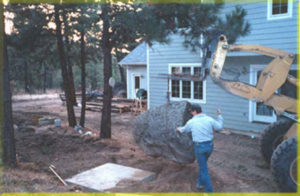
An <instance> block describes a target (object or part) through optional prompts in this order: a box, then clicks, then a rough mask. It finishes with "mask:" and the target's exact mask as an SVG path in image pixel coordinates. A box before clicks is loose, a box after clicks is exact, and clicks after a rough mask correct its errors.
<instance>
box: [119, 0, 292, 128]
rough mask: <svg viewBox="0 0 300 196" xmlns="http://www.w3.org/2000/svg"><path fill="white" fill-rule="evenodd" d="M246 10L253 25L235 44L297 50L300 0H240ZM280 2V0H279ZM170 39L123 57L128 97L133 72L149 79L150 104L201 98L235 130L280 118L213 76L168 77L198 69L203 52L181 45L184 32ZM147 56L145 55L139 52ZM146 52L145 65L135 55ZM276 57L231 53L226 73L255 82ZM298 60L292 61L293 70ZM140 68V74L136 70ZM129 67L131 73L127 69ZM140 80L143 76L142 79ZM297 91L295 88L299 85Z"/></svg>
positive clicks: (226, 7)
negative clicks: (228, 89) (216, 81)
mask: <svg viewBox="0 0 300 196" xmlns="http://www.w3.org/2000/svg"><path fill="white" fill-rule="evenodd" d="M236 2H238V5H240V6H242V7H243V8H244V9H245V10H246V11H247V17H246V19H247V20H248V22H249V23H250V25H251V32H250V33H249V34H248V36H246V37H243V38H240V39H239V40H237V42H236V44H251V45H253V44H257V45H264V46H267V47H271V48H277V49H280V50H285V51H288V52H292V53H294V54H296V53H297V14H298V12H297V10H298V1H292V0H288V3H287V4H281V5H280V4H273V1H272V0H268V1H266V0H260V1H259V0H257V1H255V2H256V3H242V2H243V1H236ZM277 2H278V1H277ZM236 5H237V4H233V3H226V4H225V5H224V10H223V12H222V14H224V15H225V14H226V13H228V12H230V11H231V10H232V9H234V7H235V6H236ZM170 39H171V42H170V43H169V44H159V43H154V44H153V45H152V46H151V48H150V47H148V46H147V45H146V44H144V43H143V44H141V45H139V46H138V47H137V49H135V50H134V51H132V52H131V53H130V54H129V55H131V56H129V55H128V56H129V57H130V58H129V57H128V56H127V57H125V58H124V59H123V60H122V61H121V62H120V64H121V65H122V66H124V67H126V69H127V89H129V91H130V92H129V93H127V94H128V98H132V94H131V92H134V88H135V87H136V86H135V85H136V84H135V83H139V85H140V87H141V81H138V79H136V78H135V77H134V75H136V76H144V77H141V78H143V79H145V81H146V84H145V85H144V86H143V88H145V89H146V90H147V91H148V108H152V107H157V106H161V105H164V104H166V103H167V102H168V100H170V101H181V100H186V101H190V102H193V103H199V104H200V105H201V106H202V108H203V111H204V112H205V113H206V114H208V115H211V116H214V117H215V116H216V114H215V111H216V109H218V108H220V109H222V111H223V117H224V120H225V121H224V122H225V124H224V126H225V127H226V128H229V129H232V130H243V131H246V132H247V131H253V132H256V133H260V132H261V131H262V130H263V129H264V128H265V127H266V125H267V124H268V123H271V122H274V121H276V120H277V119H276V118H277V117H276V115H275V113H274V111H273V110H271V109H269V108H267V107H266V106H264V105H262V104H258V103H255V102H252V101H249V100H247V99H244V98H240V97H238V96H235V95H232V94H230V93H228V92H226V91H225V90H223V89H222V88H220V87H219V86H218V85H216V84H214V83H213V81H212V80H211V78H210V77H207V78H206V80H205V81H203V82H193V81H170V80H168V79H167V77H166V75H167V74H172V73H174V72H178V71H179V72H181V73H187V74H195V73H197V72H199V71H200V69H201V54H200V52H199V51H198V52H191V50H190V49H187V48H185V47H184V46H183V44H182V43H183V40H184V38H183V37H181V36H180V35H176V34H173V35H170ZM141 51H143V52H142V53H143V54H144V55H145V56H142V55H141V54H140V53H141ZM141 56H142V57H143V60H144V61H143V65H139V67H137V64H136V59H138V58H139V57H141ZM271 60H272V59H271V58H269V57H266V56H263V55H259V54H254V53H242V52H239V53H237V52H235V53H228V56H227V59H226V62H225V67H224V76H223V77H225V78H235V79H238V80H239V81H242V82H246V83H250V84H253V85H255V84H256V81H257V77H258V73H259V71H260V70H262V69H263V68H264V67H265V66H266V65H267V64H269V63H270V61H271ZM296 69H297V65H296V62H295V64H293V66H292V73H291V74H293V75H295V73H296ZM133 72H136V74H133V76H131V75H130V74H132V73H133ZM128 73H129V75H128ZM140 80H141V79H140ZM295 91H296V90H295Z"/></svg>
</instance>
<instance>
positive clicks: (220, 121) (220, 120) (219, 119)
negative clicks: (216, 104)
mask: <svg viewBox="0 0 300 196" xmlns="http://www.w3.org/2000/svg"><path fill="white" fill-rule="evenodd" d="M221 113H222V112H221V110H220V109H218V110H217V115H218V117H217V120H213V129H214V130H216V131H220V130H222V129H223V125H224V123H223V121H224V119H223V117H222V115H221Z"/></svg>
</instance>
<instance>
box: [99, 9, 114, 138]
mask: <svg viewBox="0 0 300 196" xmlns="http://www.w3.org/2000/svg"><path fill="white" fill-rule="evenodd" d="M107 6H108V4H104V5H103V9H102V12H103V13H102V17H103V31H102V32H103V34H102V49H103V51H104V69H103V70H104V95H103V108H102V119H101V132H100V138H111V98H112V88H111V87H110V86H109V78H110V77H111V76H112V68H111V63H112V60H111V57H112V56H111V50H112V48H111V45H110V42H109V19H108V15H107Z"/></svg>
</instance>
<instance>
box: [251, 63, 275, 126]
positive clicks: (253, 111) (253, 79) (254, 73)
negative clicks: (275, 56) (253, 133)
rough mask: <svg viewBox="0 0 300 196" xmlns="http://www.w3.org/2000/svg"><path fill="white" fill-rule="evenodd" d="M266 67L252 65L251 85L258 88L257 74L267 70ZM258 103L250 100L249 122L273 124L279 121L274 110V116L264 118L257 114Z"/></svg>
mask: <svg viewBox="0 0 300 196" xmlns="http://www.w3.org/2000/svg"><path fill="white" fill-rule="evenodd" d="M265 66H266V65H250V74H249V77H250V84H251V85H254V86H256V84H257V72H258V71H261V70H263V69H264V68H265ZM256 107H257V103H256V102H255V101H251V100H249V122H253V121H258V122H266V123H273V122H275V121H276V120H277V116H276V114H275V112H274V110H273V115H272V116H263V115H257V114H256Z"/></svg>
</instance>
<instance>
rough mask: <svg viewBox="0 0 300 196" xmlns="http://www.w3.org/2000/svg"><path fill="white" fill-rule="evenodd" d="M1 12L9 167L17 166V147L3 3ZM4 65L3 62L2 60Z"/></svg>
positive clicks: (3, 117)
mask: <svg viewBox="0 0 300 196" xmlns="http://www.w3.org/2000/svg"><path fill="white" fill-rule="evenodd" d="M0 7H1V8H0V9H1V10H0V14H1V20H0V21H1V28H0V29H2V30H1V33H2V34H3V36H0V37H2V39H1V38H0V39H1V43H0V47H3V48H2V49H3V50H2V49H1V51H3V57H4V59H3V60H4V61H3V67H2V66H1V67H0V69H1V72H2V73H1V72H0V75H1V76H3V77H2V81H1V82H0V83H1V89H0V94H1V98H0V100H2V98H3V103H1V105H3V106H4V107H3V111H0V113H1V114H0V115H1V117H0V121H1V123H0V127H1V128H3V130H1V135H2V134H3V135H2V137H1V138H2V140H3V142H2V145H3V162H4V164H5V165H7V166H9V167H17V161H16V148H15V137H14V127H13V117H12V105H11V91H10V84H9V67H8V55H7V43H6V35H5V32H4V29H5V28H4V15H3V4H0ZM1 65H2V62H1ZM2 92H3V94H2Z"/></svg>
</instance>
